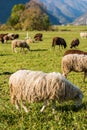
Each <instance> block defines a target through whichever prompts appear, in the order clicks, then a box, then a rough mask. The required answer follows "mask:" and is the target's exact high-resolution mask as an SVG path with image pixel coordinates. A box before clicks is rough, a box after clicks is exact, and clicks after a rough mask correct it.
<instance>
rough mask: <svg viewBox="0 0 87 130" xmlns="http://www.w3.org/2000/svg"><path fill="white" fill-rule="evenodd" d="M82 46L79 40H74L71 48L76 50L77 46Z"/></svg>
mask: <svg viewBox="0 0 87 130" xmlns="http://www.w3.org/2000/svg"><path fill="white" fill-rule="evenodd" d="M79 44H80V41H79V39H78V38H76V39H74V40H72V42H71V44H70V48H73V47H74V48H75V47H76V46H78V45H79Z"/></svg>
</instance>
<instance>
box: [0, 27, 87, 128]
mask: <svg viewBox="0 0 87 130" xmlns="http://www.w3.org/2000/svg"><path fill="white" fill-rule="evenodd" d="M85 30H86V31H87V26H61V27H60V26H59V27H58V29H57V31H41V33H43V41H41V42H37V43H31V44H30V49H31V51H30V52H28V51H26V53H20V51H19V49H17V51H18V52H17V53H13V52H12V49H11V41H8V42H7V43H5V44H1V43H0V130H87V79H86V82H85V83H83V73H75V72H71V73H70V74H69V75H68V80H70V81H71V82H72V83H73V84H75V85H76V86H78V87H79V88H80V89H81V90H82V92H83V94H84V98H83V104H82V107H81V108H78V109H77V108H76V107H75V106H74V104H73V102H72V101H70V102H64V103H62V104H59V103H58V102H57V108H56V113H55V114H53V113H52V109H51V107H50V106H49V107H47V109H45V111H44V112H43V113H40V109H41V107H42V102H41V103H33V104H27V107H28V109H29V113H27V114H26V113H25V112H24V110H22V109H21V111H18V110H16V109H15V106H14V105H12V104H11V103H10V92H9V86H8V80H9V77H10V75H11V74H12V73H14V72H16V71H17V70H19V69H21V68H25V69H29V70H41V71H44V72H53V71H56V72H60V73H62V72H61V59H62V57H63V54H64V51H65V50H68V49H70V42H71V40H72V39H74V38H79V40H80V45H79V46H78V49H80V50H84V51H87V39H81V38H80V35H79V34H80V32H81V31H85ZM7 32H12V33H19V35H20V37H19V39H24V38H25V37H26V31H0V33H7ZM37 32H38V31H29V36H31V37H32V38H33V37H34V35H35V34H36V33H37ZM54 36H60V37H63V38H64V39H65V40H66V42H67V48H66V49H60V50H59V47H58V46H56V48H55V50H54V49H53V48H52V47H51V44H52V38H53V37H54Z"/></svg>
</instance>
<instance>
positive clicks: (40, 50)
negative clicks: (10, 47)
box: [30, 49, 48, 52]
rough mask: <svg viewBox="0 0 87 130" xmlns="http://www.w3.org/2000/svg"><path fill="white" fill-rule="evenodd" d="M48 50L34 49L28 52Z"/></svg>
mask: <svg viewBox="0 0 87 130" xmlns="http://www.w3.org/2000/svg"><path fill="white" fill-rule="evenodd" d="M47 50H48V49H36V50H30V51H31V52H32V51H47Z"/></svg>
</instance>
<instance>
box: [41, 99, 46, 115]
mask: <svg viewBox="0 0 87 130" xmlns="http://www.w3.org/2000/svg"><path fill="white" fill-rule="evenodd" d="M46 106H47V101H45V102H44V105H43V107H42V108H41V110H40V112H43V111H44V109H45V108H46Z"/></svg>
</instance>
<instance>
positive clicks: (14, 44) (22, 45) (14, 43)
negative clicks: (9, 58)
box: [12, 39, 30, 52]
mask: <svg viewBox="0 0 87 130" xmlns="http://www.w3.org/2000/svg"><path fill="white" fill-rule="evenodd" d="M16 47H20V48H21V50H22V49H23V51H24V48H27V49H28V50H30V47H29V45H28V44H27V42H26V41H24V40H17V39H15V40H13V41H12V50H13V52H17V51H16Z"/></svg>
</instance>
